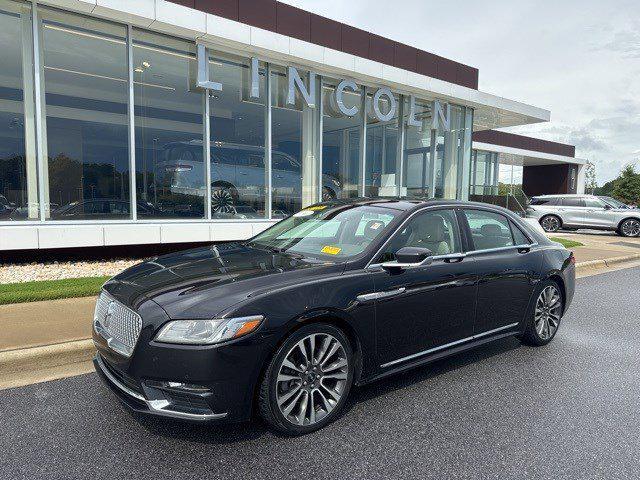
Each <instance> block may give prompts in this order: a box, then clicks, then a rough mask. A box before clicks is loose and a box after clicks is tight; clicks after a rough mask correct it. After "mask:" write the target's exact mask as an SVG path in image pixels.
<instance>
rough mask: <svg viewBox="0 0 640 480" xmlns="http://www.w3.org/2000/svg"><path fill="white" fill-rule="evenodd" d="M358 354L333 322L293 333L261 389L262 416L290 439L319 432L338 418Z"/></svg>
mask: <svg viewBox="0 0 640 480" xmlns="http://www.w3.org/2000/svg"><path fill="white" fill-rule="evenodd" d="M353 364H354V361H353V350H352V348H351V345H350V342H349V340H348V339H347V337H346V336H345V334H344V333H343V332H342V331H341V330H340V329H338V328H336V327H334V326H332V325H329V324H323V323H318V324H311V325H307V326H304V327H302V328H301V329H299V330H297V331H296V332H294V333H293V334H292V335H291V336H290V337H289V338H288V339H287V340H286V341H285V342H284V344H283V345H282V346H281V347H280V349H279V350H278V352H277V353H276V355H275V356H274V357H273V359H272V360H271V362H270V363H269V366H268V367H267V370H266V373H265V375H264V378H263V380H262V384H261V387H260V395H259V399H258V407H259V410H260V414H261V416H262V418H263V419H264V420H265V421H266V422H267V423H268V424H269V425H270V426H271V427H272V428H274V429H276V430H278V431H280V432H282V433H285V434H287V435H303V434H305V433H310V432H313V431H315V430H318V429H320V428H322V427H324V426H325V425H327V424H329V423H330V422H332V421H333V420H335V419H336V418H337V416H338V415H339V414H340V411H341V410H342V408H343V407H344V403H345V401H346V399H347V396H348V395H349V390H350V389H351V384H352V382H353V371H354V368H353Z"/></svg>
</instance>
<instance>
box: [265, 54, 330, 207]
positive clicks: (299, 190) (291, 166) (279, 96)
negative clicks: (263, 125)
mask: <svg viewBox="0 0 640 480" xmlns="http://www.w3.org/2000/svg"><path fill="white" fill-rule="evenodd" d="M298 73H299V75H300V77H301V78H302V79H304V81H305V85H306V86H307V88H308V87H309V82H308V74H307V72H304V71H303V70H298ZM271 82H272V83H271V105H272V111H271V129H272V135H271V142H272V149H271V155H272V161H273V164H272V172H271V173H272V178H271V182H272V202H273V217H274V218H282V217H283V216H286V215H289V214H292V213H295V212H296V211H298V210H300V208H302V207H303V206H307V205H310V204H312V203H314V202H315V201H316V199H317V196H318V195H317V191H318V178H319V176H320V175H319V168H318V161H317V160H318V158H317V155H316V150H317V130H318V115H317V111H318V110H317V109H316V108H309V107H308V106H307V104H306V102H305V101H304V99H303V98H302V95H301V94H300V91H299V90H298V89H297V88H296V91H295V92H296V93H295V105H288V104H287V93H288V81H287V72H286V70H285V69H284V68H280V67H273V68H272V72H271Z"/></svg>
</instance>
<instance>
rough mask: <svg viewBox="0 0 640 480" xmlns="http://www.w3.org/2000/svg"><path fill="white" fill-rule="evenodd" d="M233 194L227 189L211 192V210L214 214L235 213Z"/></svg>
mask: <svg viewBox="0 0 640 480" xmlns="http://www.w3.org/2000/svg"><path fill="white" fill-rule="evenodd" d="M233 204H234V200H233V194H232V193H231V190H230V189H229V188H218V189H216V190H214V191H213V192H211V208H212V210H213V211H214V212H215V213H235V208H234V206H233Z"/></svg>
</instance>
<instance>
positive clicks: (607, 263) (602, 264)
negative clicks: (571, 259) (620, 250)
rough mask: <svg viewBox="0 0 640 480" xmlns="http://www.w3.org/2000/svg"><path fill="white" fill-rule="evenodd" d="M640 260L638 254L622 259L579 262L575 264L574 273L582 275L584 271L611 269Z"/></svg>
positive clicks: (639, 254)
mask: <svg viewBox="0 0 640 480" xmlns="http://www.w3.org/2000/svg"><path fill="white" fill-rule="evenodd" d="M637 260H640V253H634V254H632V255H625V256H622V257H613V258H606V259H603V260H591V261H589V262H580V263H578V264H576V273H583V272H584V271H586V270H594V269H599V268H607V267H612V266H614V265H620V264H621V263H627V262H634V261H637Z"/></svg>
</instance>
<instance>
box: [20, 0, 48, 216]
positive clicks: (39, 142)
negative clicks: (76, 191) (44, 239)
mask: <svg viewBox="0 0 640 480" xmlns="http://www.w3.org/2000/svg"><path fill="white" fill-rule="evenodd" d="M39 21H40V20H39V19H38V2H37V1H36V0H33V1H32V2H31V27H32V32H31V38H32V41H33V45H32V48H33V87H34V94H33V97H34V101H35V103H36V105H35V117H36V118H35V123H36V166H37V169H38V202H39V205H38V207H39V211H40V215H39V217H40V218H39V222H40V223H42V222H44V220H45V217H46V207H45V200H46V201H47V202H48V199H45V198H44V192H45V186H44V183H45V174H44V168H43V163H44V162H43V160H42V159H43V158H44V155H45V153H44V149H43V147H44V142H43V127H44V126H43V111H42V102H43V101H44V97H43V92H42V88H41V87H42V79H41V78H40V66H41V59H40V43H41V42H40V29H39V27H38V23H39ZM23 48H24V46H23Z"/></svg>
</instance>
